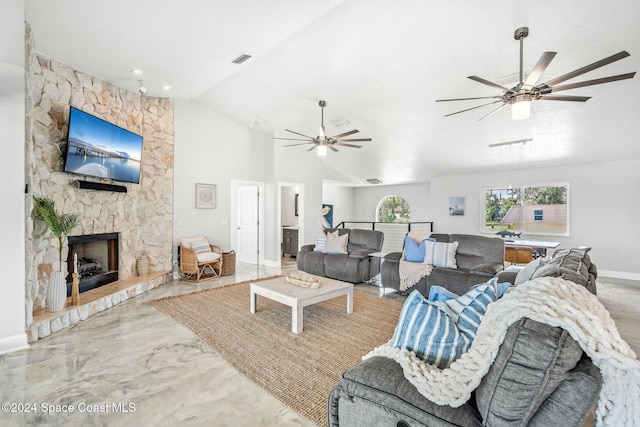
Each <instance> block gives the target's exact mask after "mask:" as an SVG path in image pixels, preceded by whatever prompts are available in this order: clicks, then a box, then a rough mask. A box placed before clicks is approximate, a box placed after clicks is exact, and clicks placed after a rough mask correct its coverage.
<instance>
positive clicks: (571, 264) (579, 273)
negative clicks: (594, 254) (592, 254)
mask: <svg viewBox="0 0 640 427" xmlns="http://www.w3.org/2000/svg"><path fill="white" fill-rule="evenodd" d="M587 263H588V264H591V260H590V259H589V255H588V254H587V252H586V251H583V250H580V249H564V250H561V251H558V252H556V253H555V254H554V255H553V257H552V258H551V260H549V261H548V262H547V263H545V265H544V266H542V267H540V268H539V269H538V270H537V271H536V272H535V273H534V274H533V276H531V278H532V279H536V278H538V277H560V278H562V279H565V280H569V281H570V282H573V283H577V284H579V285H582V286H585V287H586V286H587V283H588V281H589V279H588V278H589V269H588V264H587Z"/></svg>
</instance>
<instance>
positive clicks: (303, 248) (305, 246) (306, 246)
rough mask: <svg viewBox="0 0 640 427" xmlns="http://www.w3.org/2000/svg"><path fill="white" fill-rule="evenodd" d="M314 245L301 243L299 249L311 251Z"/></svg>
mask: <svg viewBox="0 0 640 427" xmlns="http://www.w3.org/2000/svg"><path fill="white" fill-rule="evenodd" d="M315 247H316V245H303V246H302V247H301V248H300V250H301V251H305V252H311V251H313V250H314V249H315Z"/></svg>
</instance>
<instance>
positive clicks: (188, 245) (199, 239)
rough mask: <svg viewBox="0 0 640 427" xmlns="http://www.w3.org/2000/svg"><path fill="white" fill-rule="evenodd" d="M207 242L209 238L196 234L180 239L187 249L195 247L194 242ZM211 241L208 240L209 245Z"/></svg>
mask: <svg viewBox="0 0 640 427" xmlns="http://www.w3.org/2000/svg"><path fill="white" fill-rule="evenodd" d="M203 240H204V241H205V242H207V239H206V238H205V237H204V236H194V237H183V238H182V239H180V245H182V246H184V247H185V248H187V249H193V244H194V243H198V244H201V243H202V241H203ZM208 244H209V242H207V245H208Z"/></svg>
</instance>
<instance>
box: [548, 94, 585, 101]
mask: <svg viewBox="0 0 640 427" xmlns="http://www.w3.org/2000/svg"><path fill="white" fill-rule="evenodd" d="M536 99H542V100H545V101H575V102H586V101H587V100H589V99H591V97H590V96H573V95H559V96H555V95H541V96H540V97H539V98H536Z"/></svg>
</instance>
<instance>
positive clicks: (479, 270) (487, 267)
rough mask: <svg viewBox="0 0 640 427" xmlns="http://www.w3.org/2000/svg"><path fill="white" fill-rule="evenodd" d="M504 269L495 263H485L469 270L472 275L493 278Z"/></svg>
mask: <svg viewBox="0 0 640 427" xmlns="http://www.w3.org/2000/svg"><path fill="white" fill-rule="evenodd" d="M503 269H504V266H503V265H502V264H498V263H495V262H483V263H482V264H478V265H474V266H473V267H471V269H470V270H469V273H471V274H477V275H480V276H487V277H493V276H495V275H496V274H498V273H499V272H500V271H502V270H503Z"/></svg>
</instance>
